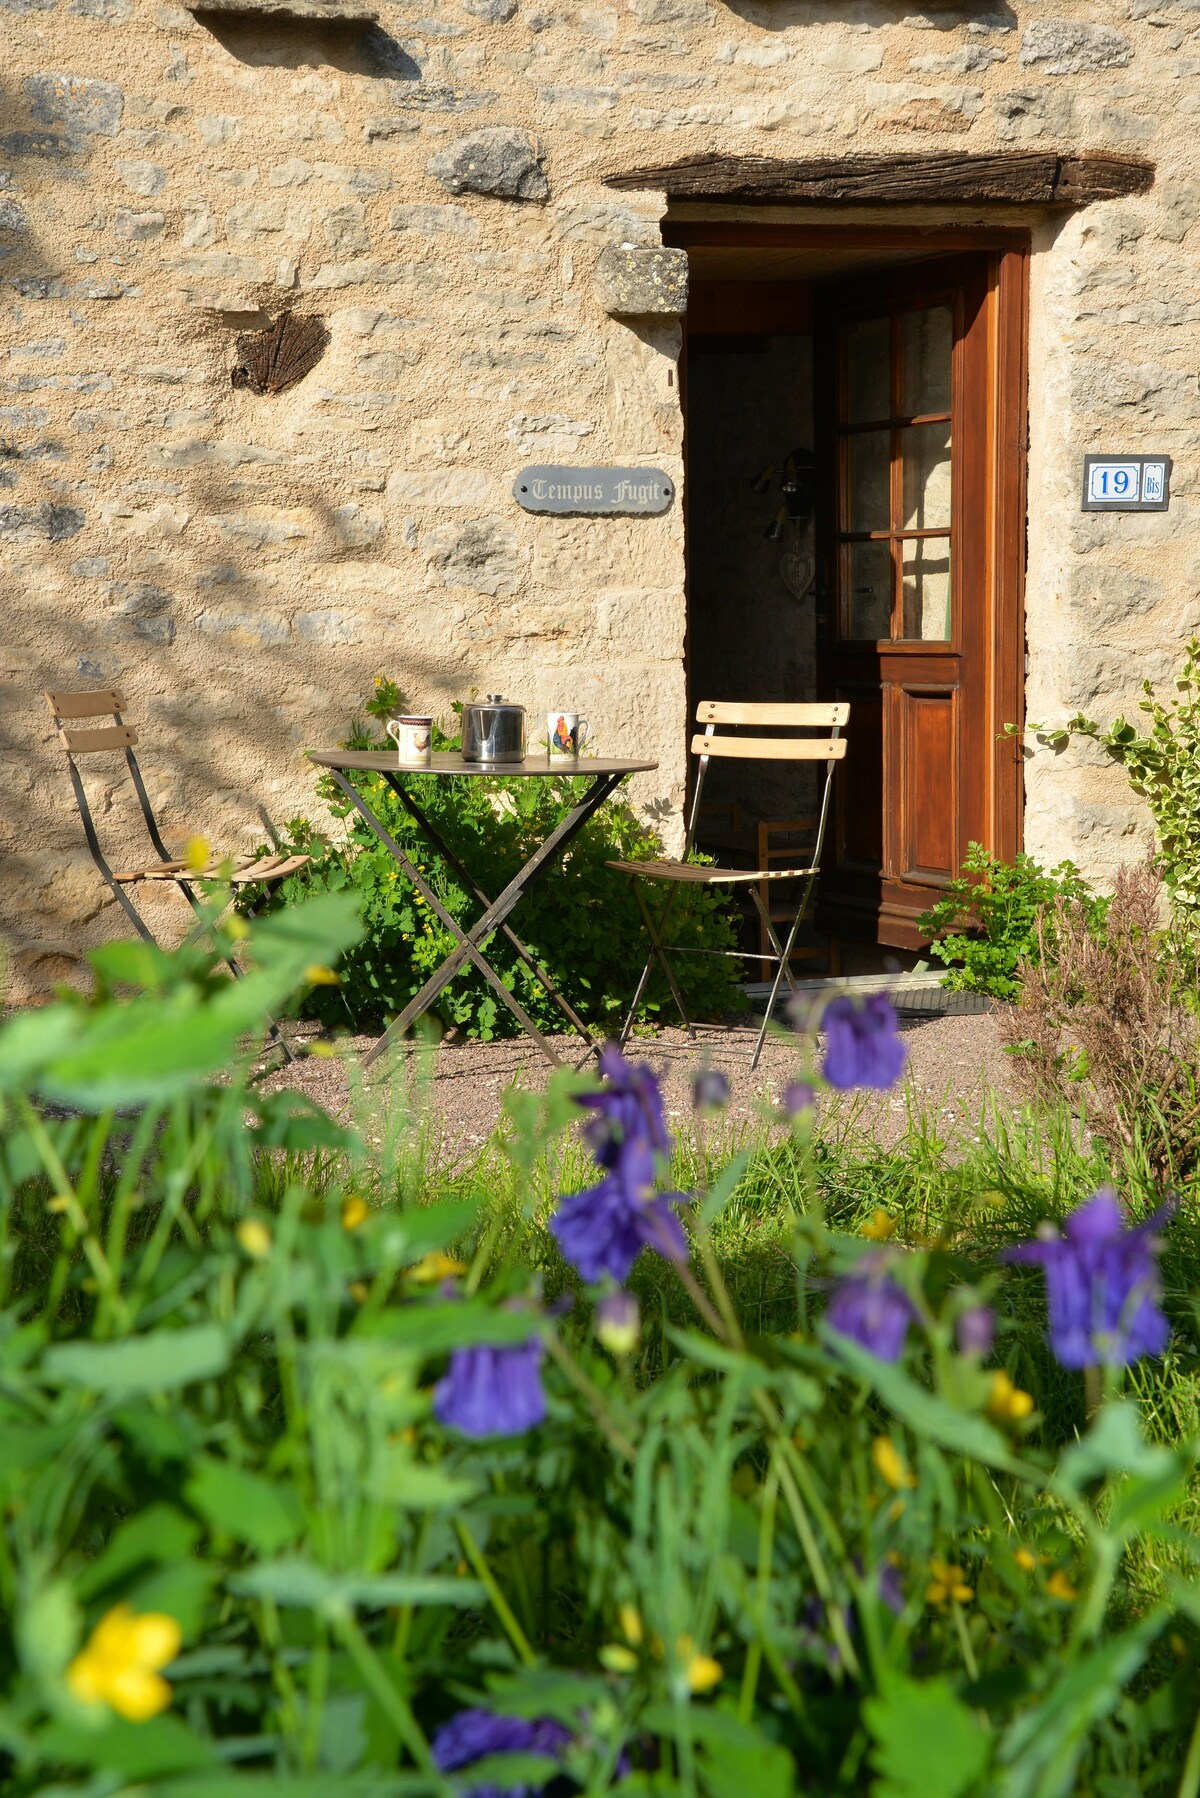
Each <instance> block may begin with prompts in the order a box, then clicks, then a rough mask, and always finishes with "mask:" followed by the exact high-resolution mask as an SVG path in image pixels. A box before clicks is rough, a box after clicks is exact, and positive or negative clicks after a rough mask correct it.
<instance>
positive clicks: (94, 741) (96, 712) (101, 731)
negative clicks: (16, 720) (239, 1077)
mask: <svg viewBox="0 0 1200 1798" xmlns="http://www.w3.org/2000/svg"><path fill="white" fill-rule="evenodd" d="M45 697H46V703H47V705H48V706H49V707H50V713H51V716H52V717H53V719H54V723H55V726H56V728H57V730H58V734H59V738H60V740H61V742H62V745H63V748H64V749H65V750H66V752H67V766H68V768H69V769H70V772H71V786H72V788H73V789H74V792H75V803H76V805H77V806H78V807H79V815H80V818H81V819H82V820H83V834H84V836H85V837H86V838H87V846H88V850H89V852H90V854H91V857H92V860H93V861H94V862H95V864H96V867H97V868H98V869H99V871H100V874H101V876H102V878H103V879H104V880H105V881H106V882H107V884H108V886H109V887H110V888H111V889H112V892H113V895H114V897H115V898H116V900H117V902H118V904H119V905H120V906H121V909H122V910H123V911H124V912H125V914H126V916H127V917H128V919H129V921H130V923H131V924H132V925H133V927H134V929H135V930H136V931H137V933H138V935H139V936H140V937H143V938H144V939H145V941H146V942H148V943H153V942H154V941H156V938H155V936H154V933H153V931H152V930H151V929H150V926H149V925H148V924H147V923H146V921H145V919H144V918H143V917H142V916H141V914H140V912H139V911H138V910H137V907H136V906H135V905H134V903H133V900H132V898H131V897H130V893H129V888H130V887H135V886H138V885H139V884H141V883H142V882H143V881H163V880H165V881H170V882H171V884H172V885H173V886H176V887H178V888H179V891H180V892H181V893H182V894H183V896H184V898H185V899H186V900H187V902H188V904H189V905H190V906H191V908H192V910H193V911H194V912H195V913H196V916H197V918H198V919H199V920H200V922H199V924H198V926H197V929H196V931H195V932H194V933H193V935H194V937H198V936H201V935H203V934H204V932H205V931H206V930H207V929H208V928H209V926H210V919H209V916H208V914H207V913H206V912H205V910H204V907H203V906H202V905H201V902H200V900H199V899H198V898H197V896H196V893H195V890H194V887H195V883H197V882H199V881H202V880H220V881H223V882H224V883H226V884H227V885H229V886H231V887H249V886H261V887H262V888H263V889H264V896H265V892H266V889H268V888H270V887H272V886H274V885H275V884H276V882H277V881H280V880H286V878H287V876H288V875H289V874H295V873H296V872H297V871H298V870H299V869H300V868H303V867H305V866H306V865H307V863H308V862H309V860H310V859H311V858H310V857H309V856H307V855H268V856H264V857H262V858H261V859H260V860H258V861H256V860H255V859H254V857H253V856H251V855H238V856H226V857H222V856H219V855H213V856H210V857H209V859H208V861H207V862H206V864H205V865H204V867H202V868H196V867H193V866H190V865H189V864H188V862H187V861H181V860H178V859H176V858H174V857H172V855H171V854H170V852H169V851H168V849H167V846H166V844H165V843H164V842H163V840H162V835H161V833H160V831H159V828H158V824H157V821H156V819H155V816H154V808H153V807H152V806H151V804H150V796H149V794H148V793H147V792H146V783H145V781H144V780H143V779H142V770H141V768H140V767H139V766H138V759H137V756H136V755H135V754H134V746H135V745H136V743H137V741H138V733H137V731H136V730H135V729H134V727H133V726H132V725H131V724H126V722H125V720H124V717H123V716H122V714H123V712H124V710H125V701H124V700H123V699H122V697H121V695H120V694H119V693H117V692H115V691H113V690H111V689H107V688H106V689H104V690H103V691H99V692H92V693H47V694H46V696H45ZM106 715H107V716H109V717H110V718H111V719H112V722H111V723H110V724H96V723H95V722H93V721H94V720H95V719H98V718H102V717H104V716H106ZM80 720H83V721H84V722H83V723H82V725H81V724H80ZM114 751H116V752H119V753H123V754H124V757H125V761H126V764H127V766H128V768H129V776H130V779H131V780H132V782H133V790H134V792H135V793H136V794H137V799H138V804H139V806H140V807H141V812H142V818H143V820H144V821H145V825H146V831H147V834H148V835H149V838H150V842H151V845H152V847H153V849H154V859H153V860H151V861H148V862H143V863H139V864H138V865H137V866H136V867H133V868H128V869H126V870H124V871H123V872H121V873H114V872H113V869H112V868H111V867H110V865H109V863H108V860H107V859H106V857H105V855H104V851H103V850H102V849H101V847H100V839H99V837H98V836H97V834H96V824H95V819H94V818H93V816H92V808H91V806H90V804H89V803H88V796H87V790H86V788H85V787H84V784H83V779H82V776H81V775H80V772H79V767H78V764H77V759H76V758H77V757H79V756H81V755H98V754H101V753H109V754H111V753H113V752H114ZM225 961H226V965H227V967H228V968H229V971H230V973H231V974H232V975H233V976H234V978H235V979H237V980H240V979H241V978H242V970H241V969H240V968H239V967H238V965H237V963H236V962H235V961H232V960H231V959H230V958H229V957H228V956H227V957H225ZM270 1034H271V1036H272V1037H273V1038H274V1039H275V1040H276V1041H277V1042H278V1043H279V1045H280V1047H281V1048H282V1050H283V1052H284V1055H285V1056H286V1057H287V1059H288V1060H289V1061H291V1060H293V1059H294V1058H293V1056H292V1052H291V1050H290V1049H289V1048H288V1046H287V1044H286V1042H285V1041H284V1039H283V1036H282V1034H281V1032H280V1030H279V1027H278V1025H277V1024H276V1023H275V1022H274V1020H272V1021H271V1030H270Z"/></svg>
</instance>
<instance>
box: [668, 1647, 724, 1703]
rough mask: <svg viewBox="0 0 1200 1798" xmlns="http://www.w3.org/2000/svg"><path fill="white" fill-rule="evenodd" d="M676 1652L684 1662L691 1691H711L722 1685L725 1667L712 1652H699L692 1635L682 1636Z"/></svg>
mask: <svg viewBox="0 0 1200 1798" xmlns="http://www.w3.org/2000/svg"><path fill="white" fill-rule="evenodd" d="M675 1653H676V1654H677V1655H678V1657H679V1659H680V1661H681V1662H682V1663H683V1667H684V1670H685V1673H686V1677H687V1684H688V1691H689V1692H711V1691H712V1689H713V1687H714V1686H718V1685H720V1683H721V1680H722V1679H723V1677H724V1674H725V1669H724V1668H723V1667H722V1665H721V1663H720V1661H714V1660H713V1658H712V1656H711V1654H697V1653H696V1650H695V1648H694V1647H693V1646H692V1638H691V1637H690V1636H680V1638H679V1640H678V1641H677V1642H676V1644H675Z"/></svg>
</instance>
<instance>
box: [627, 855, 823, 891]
mask: <svg viewBox="0 0 1200 1798" xmlns="http://www.w3.org/2000/svg"><path fill="white" fill-rule="evenodd" d="M604 865H605V867H606V868H616V869H617V871H618V872H619V873H621V874H636V875H638V876H639V878H641V879H642V880H674V881H680V882H682V883H684V884H687V885H692V886H705V885H708V884H710V883H711V884H713V885H716V886H739V885H745V884H746V883H747V882H757V881H760V880H798V879H801V878H807V876H808V875H810V874H815V873H816V869H815V868H716V867H701V866H700V865H699V864H698V863H696V862H671V861H649V862H605V864H604Z"/></svg>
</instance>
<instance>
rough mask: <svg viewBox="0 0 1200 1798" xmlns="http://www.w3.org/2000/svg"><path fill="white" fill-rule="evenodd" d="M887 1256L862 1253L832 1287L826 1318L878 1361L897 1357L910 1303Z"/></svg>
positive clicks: (900, 1349)
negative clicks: (895, 1277) (889, 1269)
mask: <svg viewBox="0 0 1200 1798" xmlns="http://www.w3.org/2000/svg"><path fill="white" fill-rule="evenodd" d="M889 1260H890V1257H888V1256H886V1255H878V1256H876V1255H864V1256H863V1258H862V1260H861V1261H860V1262H859V1264H858V1267H857V1269H856V1270H855V1272H854V1273H852V1274H848V1275H847V1276H846V1278H845V1279H844V1280H843V1281H842V1282H841V1284H840V1285H839V1286H838V1287H837V1288H836V1289H835V1291H834V1294H833V1297H832V1298H831V1299H830V1301H829V1307H828V1309H827V1311H826V1312H825V1321H826V1323H827V1324H828V1325H829V1327H830V1329H831V1330H836V1331H837V1332H838V1334H839V1335H841V1336H847V1337H849V1339H850V1341H851V1342H857V1343H858V1344H859V1345H860V1346H861V1347H862V1348H865V1349H867V1350H869V1351H870V1353H871V1354H872V1355H876V1356H878V1358H879V1359H880V1360H881V1361H898V1360H899V1359H900V1356H901V1355H902V1354H903V1353H904V1339H905V1337H906V1336H907V1335H908V1326H909V1321H910V1319H911V1318H912V1315H913V1303H912V1300H911V1299H910V1298H909V1296H908V1294H907V1293H906V1292H905V1290H904V1288H903V1287H902V1286H900V1285H898V1284H897V1283H896V1281H895V1280H893V1278H892V1276H891V1274H890V1273H889V1272H888V1265H889Z"/></svg>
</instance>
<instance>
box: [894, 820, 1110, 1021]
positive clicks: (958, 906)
mask: <svg viewBox="0 0 1200 1798" xmlns="http://www.w3.org/2000/svg"><path fill="white" fill-rule="evenodd" d="M1057 899H1065V900H1071V901H1077V902H1078V904H1079V905H1080V906H1081V907H1082V909H1083V912H1084V914H1085V915H1086V917H1087V918H1088V920H1089V922H1090V923H1091V925H1092V927H1093V928H1096V929H1099V928H1100V926H1101V925H1102V924H1103V922H1104V915H1105V910H1106V907H1107V903H1108V902H1107V900H1106V899H1103V898H1096V897H1094V896H1093V895H1092V893H1091V891H1090V889H1089V888H1088V886H1087V884H1086V882H1085V881H1084V880H1083V877H1082V876H1081V874H1080V872H1079V870H1078V868H1076V867H1075V865H1074V863H1073V862H1069V861H1064V862H1060V863H1059V864H1058V866H1057V867H1056V868H1051V869H1050V870H1049V872H1047V871H1046V869H1044V868H1042V867H1039V865H1038V863H1037V862H1035V861H1034V860H1033V858H1032V856H1029V855H1024V854H1022V855H1018V856H1016V857H1015V858H1014V860H1013V861H1011V862H1005V861H1001V860H1000V859H999V858H998V857H997V856H994V855H992V854H991V853H990V851H989V850H987V849H985V848H984V847H983V845H982V844H981V843H971V844H969V845H968V847H967V856H966V860H965V861H964V862H963V865H962V871H961V873H960V874H959V875H958V876H957V878H956V879H954V880H952V881H950V882H949V884H948V885H947V887H946V889H945V892H944V894H943V896H942V898H941V899H939V900H938V902H937V904H936V905H934V906H932V907H931V908H930V910H929V911H927V912H926V913H925V914H924V915H923V916H922V917H921V918H920V919H918V928H919V929H920V930H921V931H923V932H925V933H926V934H927V935H929V936H931V937H932V938H933V939H934V940H933V941H932V942H931V944H930V946H929V952H930V954H931V955H935V956H936V957H937V959H938V960H939V961H941V962H945V963H946V964H947V966H948V967H949V970H950V971H949V973H948V974H947V976H946V985H947V986H949V987H953V988H956V989H957V990H958V991H960V992H974V993H986V994H989V995H990V996H991V997H993V998H996V999H1012V998H1015V997H1016V995H1017V993H1018V991H1019V990H1020V981H1019V979H1018V969H1019V967H1020V964H1021V963H1022V962H1023V961H1026V960H1028V958H1029V957H1030V956H1032V955H1033V954H1035V953H1037V952H1038V951H1039V949H1040V948H1041V947H1042V946H1043V945H1044V943H1045V941H1046V939H1045V937H1044V936H1043V937H1042V938H1039V935H1038V926H1039V921H1040V920H1042V919H1044V917H1045V916H1046V911H1047V907H1049V906H1051V905H1052V904H1053V902H1054V901H1055V900H1057Z"/></svg>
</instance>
